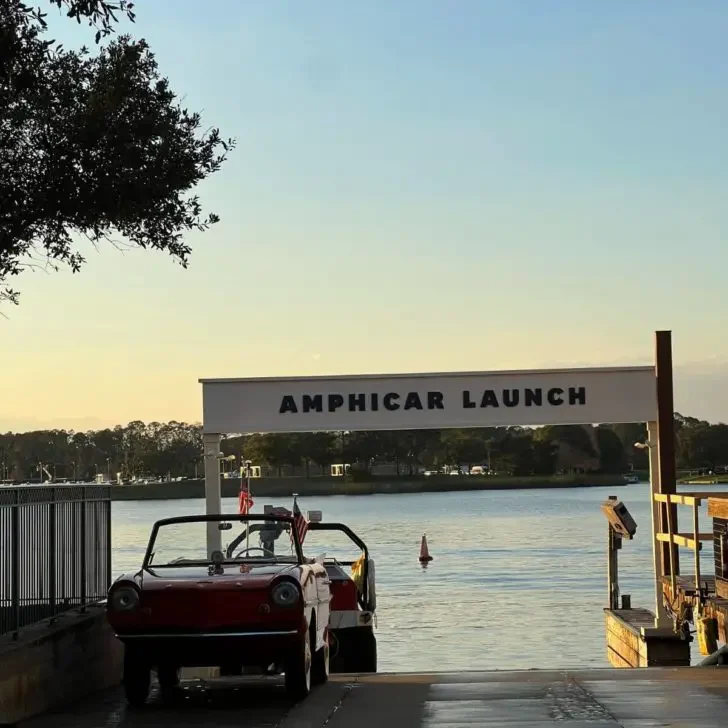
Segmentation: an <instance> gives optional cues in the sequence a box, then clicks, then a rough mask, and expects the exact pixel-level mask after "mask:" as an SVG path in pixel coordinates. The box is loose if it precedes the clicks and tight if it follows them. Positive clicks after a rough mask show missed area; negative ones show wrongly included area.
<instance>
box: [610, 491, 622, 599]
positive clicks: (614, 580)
mask: <svg viewBox="0 0 728 728" xmlns="http://www.w3.org/2000/svg"><path fill="white" fill-rule="evenodd" d="M609 500H614V501H616V500H618V499H617V496H616V495H610V496H609ZM607 532H608V536H607V592H608V594H607V596H608V602H607V604H608V606H609V609H619V557H618V553H617V552H618V550H619V549H620V548H621V547H622V537H621V536H620V535H619V534H618V533H617V532H616V531H615V530H614V529H613V528H612V524H611V523H607Z"/></svg>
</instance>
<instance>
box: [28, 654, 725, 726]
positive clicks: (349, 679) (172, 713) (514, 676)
mask: <svg viewBox="0 0 728 728" xmlns="http://www.w3.org/2000/svg"><path fill="white" fill-rule="evenodd" d="M726 715H728V670H725V669H722V668H715V669H698V668H646V669H636V670H617V669H613V670H576V671H573V672H562V671H560V672H554V671H546V670H544V671H541V670H534V671H523V672H488V673H477V672H472V673H455V674H395V675H371V676H344V675H339V676H335V677H332V678H331V680H330V681H329V682H328V683H327V684H326V685H324V686H322V687H319V688H317V689H315V690H314V692H313V693H312V694H311V695H310V696H309V698H308V699H307V700H305V701H303V702H302V703H299V704H292V703H291V702H290V701H289V700H288V699H287V697H286V694H285V690H284V688H283V684H282V681H280V680H269V679H268V680H261V679H260V678H224V679H222V678H221V679H216V680H210V681H201V680H198V681H191V682H186V683H185V684H184V687H183V689H182V691H181V692H180V697H179V699H178V701H177V703H176V704H171V705H164V704H162V703H161V702H160V701H159V699H158V698H157V697H155V696H153V697H152V699H151V701H150V704H149V705H147V706H146V707H145V708H144V709H142V710H130V709H128V708H127V706H126V704H125V702H124V699H123V697H122V695H121V691H120V690H112V691H109V692H106V693H102V694H100V695H98V696H96V697H94V698H93V699H88V700H85V701H83V702H81V703H78V704H76V705H73V706H71V707H69V708H68V709H66V710H63V711H60V712H56V713H54V714H48V715H44V716H41V717H39V718H35V719H32V720H30V721H27V722H25V723H22V724H21V728H117V727H118V728H122V727H125V728H126V727H128V728H132V727H134V728H142V726H143V727H145V728H151V726H170V728H171V727H172V726H174V727H175V728H188V727H189V728H192V727H199V728H201V727H202V726H216V728H232V727H233V726H235V728H324V726H325V728H435V726H437V728H468V727H469V726H472V727H474V726H485V727H489V726H493V727H495V726H504V727H505V728H519V727H522V728H536V727H537V726H550V725H561V726H563V728H595V727H597V726H603V727H604V728H620V727H621V728H657V726H660V727H661V728H678V727H683V726H694V727H695V728H718V727H719V726H720V727H721V728H722V727H723V726H725V724H726Z"/></svg>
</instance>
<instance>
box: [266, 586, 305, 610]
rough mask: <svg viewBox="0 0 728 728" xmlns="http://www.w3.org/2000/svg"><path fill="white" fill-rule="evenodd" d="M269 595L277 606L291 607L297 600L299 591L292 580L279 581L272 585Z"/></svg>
mask: <svg viewBox="0 0 728 728" xmlns="http://www.w3.org/2000/svg"><path fill="white" fill-rule="evenodd" d="M270 596H271V599H272V600H273V603H274V604H276V605H277V606H279V607H292V606H293V605H294V604H296V603H297V602H298V600H299V591H298V587H297V586H296V585H295V584H294V583H293V582H292V581H281V582H278V584H276V585H275V586H274V587H273V589H272V591H271V593H270Z"/></svg>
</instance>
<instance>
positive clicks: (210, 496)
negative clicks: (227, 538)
mask: <svg viewBox="0 0 728 728" xmlns="http://www.w3.org/2000/svg"><path fill="white" fill-rule="evenodd" d="M221 442H222V437H221V436H220V435H219V434H217V433H207V432H206V433H204V434H203V435H202V448H203V452H204V457H205V513H207V514H217V513H221V512H222V496H221V491H220V443H221ZM217 525H218V524H217V523H215V522H214V521H210V522H209V523H208V524H207V553H208V556H209V555H210V554H212V552H213V551H220V549H221V547H222V534H221V533H220V531H219V530H218V528H217Z"/></svg>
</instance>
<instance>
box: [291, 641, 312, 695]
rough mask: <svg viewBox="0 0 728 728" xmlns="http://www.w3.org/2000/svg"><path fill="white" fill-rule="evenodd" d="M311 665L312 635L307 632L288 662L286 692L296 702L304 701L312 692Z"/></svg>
mask: <svg viewBox="0 0 728 728" xmlns="http://www.w3.org/2000/svg"><path fill="white" fill-rule="evenodd" d="M311 663H312V656H311V635H310V633H309V632H308V631H307V632H306V634H305V635H304V636H303V639H302V640H301V642H300V644H299V645H298V647H296V649H295V650H294V651H293V652H292V654H290V655H289V656H288V659H287V660H286V668H285V678H286V690H287V691H288V694H289V695H290V696H291V697H292V698H293V699H294V700H303V698H305V697H306V696H307V695H308V694H309V693H310V692H311Z"/></svg>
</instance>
